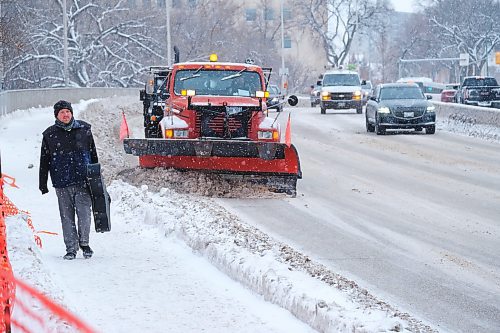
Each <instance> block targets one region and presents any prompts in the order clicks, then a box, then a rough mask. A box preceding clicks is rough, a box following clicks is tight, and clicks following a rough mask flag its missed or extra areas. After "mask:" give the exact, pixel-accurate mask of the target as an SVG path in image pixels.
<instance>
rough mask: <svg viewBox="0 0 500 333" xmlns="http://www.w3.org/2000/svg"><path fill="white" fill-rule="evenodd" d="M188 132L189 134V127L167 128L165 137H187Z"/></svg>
mask: <svg viewBox="0 0 500 333" xmlns="http://www.w3.org/2000/svg"><path fill="white" fill-rule="evenodd" d="M188 134H189V131H188V130H187V129H172V128H168V129H166V130H165V138H166V139H175V138H187V137H188Z"/></svg>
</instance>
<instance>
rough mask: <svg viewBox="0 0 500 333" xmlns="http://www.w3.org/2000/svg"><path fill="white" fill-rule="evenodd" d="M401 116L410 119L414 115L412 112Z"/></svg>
mask: <svg viewBox="0 0 500 333" xmlns="http://www.w3.org/2000/svg"><path fill="white" fill-rule="evenodd" d="M403 116H404V117H405V118H410V117H414V116H415V113H414V112H403Z"/></svg>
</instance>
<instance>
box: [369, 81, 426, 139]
mask: <svg viewBox="0 0 500 333" xmlns="http://www.w3.org/2000/svg"><path fill="white" fill-rule="evenodd" d="M431 98H432V97H431V96H427V97H426V96H425V95H424V94H423V93H422V90H420V87H419V86H418V85H417V84H415V83H385V84H381V85H378V86H377V87H376V88H375V91H374V93H373V96H372V97H371V98H370V100H369V101H368V103H367V104H366V112H365V116H366V117H365V121H366V130H367V131H368V132H376V133H377V134H378V135H382V134H385V133H386V130H387V129H400V128H403V129H414V130H415V131H421V130H422V129H423V128H425V133H426V134H434V133H435V131H436V113H435V112H434V106H433V105H432V103H431V102H429V101H428V99H431Z"/></svg>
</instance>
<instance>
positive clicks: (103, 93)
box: [0, 88, 140, 116]
mask: <svg viewBox="0 0 500 333" xmlns="http://www.w3.org/2000/svg"><path fill="white" fill-rule="evenodd" d="M139 89H140V88H47V89H24V90H5V91H2V92H0V116H3V115H5V114H7V113H11V112H13V111H15V110H23V109H29V108H32V107H46V106H52V105H54V103H55V102H57V101H58V100H60V99H65V100H69V101H71V102H74V103H77V102H78V101H80V100H82V99H83V100H88V99H92V98H105V97H113V96H130V95H136V96H139ZM138 98H139V97H138Z"/></svg>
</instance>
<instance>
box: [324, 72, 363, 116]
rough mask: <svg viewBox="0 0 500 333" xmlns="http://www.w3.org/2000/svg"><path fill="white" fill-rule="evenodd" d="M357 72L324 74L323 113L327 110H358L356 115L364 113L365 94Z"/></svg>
mask: <svg viewBox="0 0 500 333" xmlns="http://www.w3.org/2000/svg"><path fill="white" fill-rule="evenodd" d="M365 83H366V81H364V80H363V81H361V80H360V78H359V74H358V73H357V72H353V71H349V70H343V69H336V70H330V71H327V72H326V73H324V74H323V81H322V83H321V98H320V103H319V106H320V108H321V113H322V114H325V113H326V110H327V109H337V110H338V109H356V113H363V101H362V96H363V92H362V90H361V85H362V84H365Z"/></svg>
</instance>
